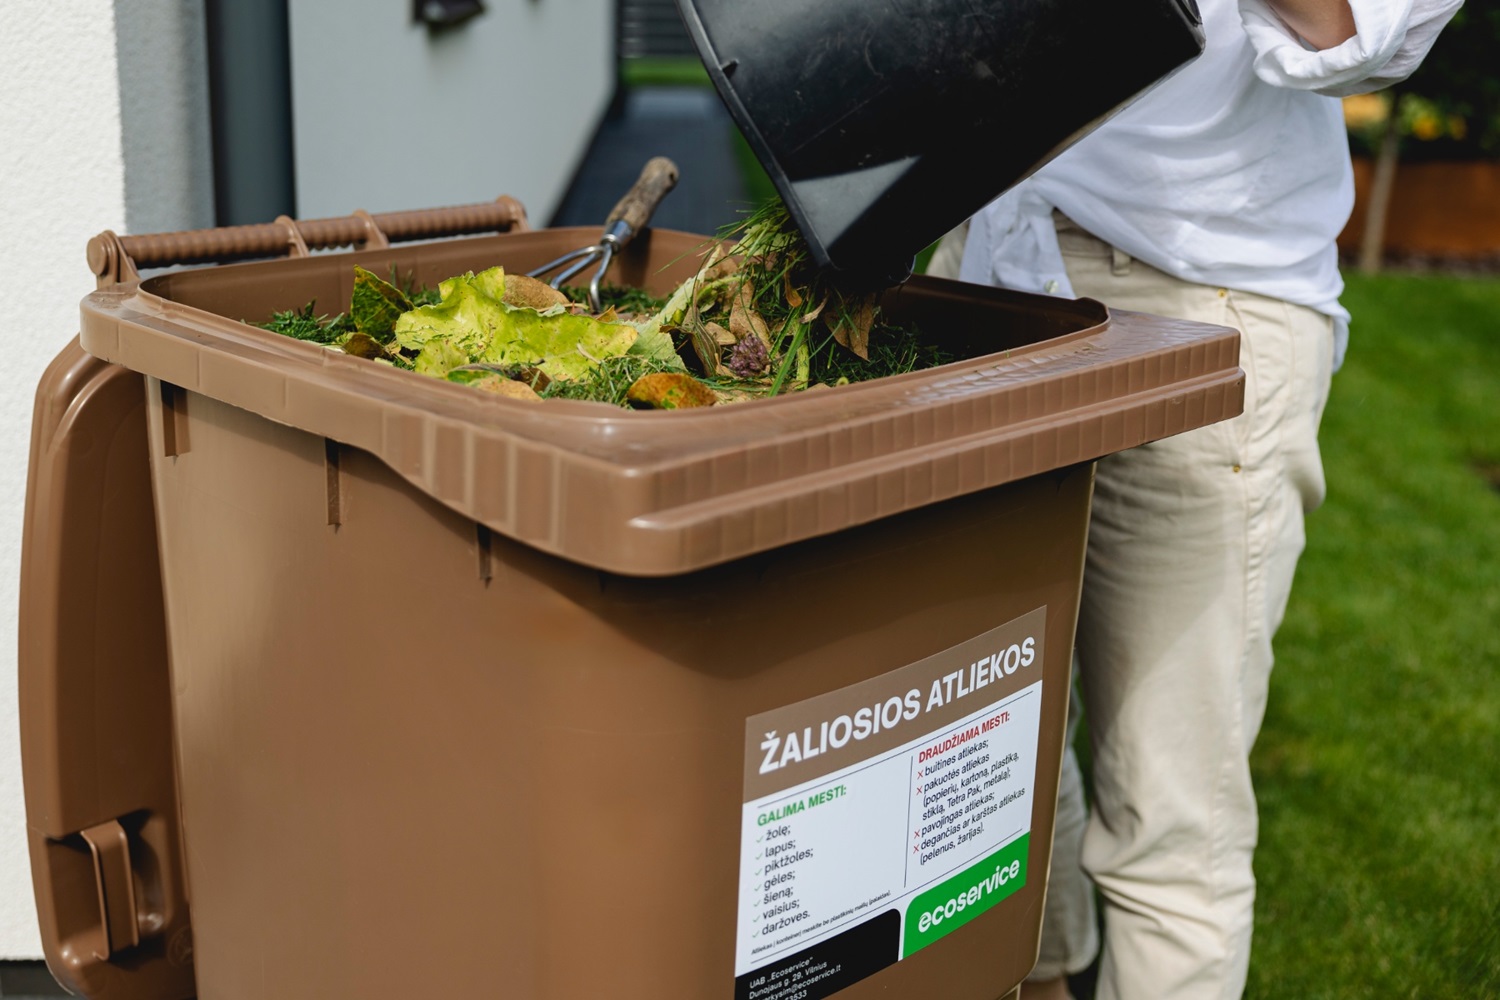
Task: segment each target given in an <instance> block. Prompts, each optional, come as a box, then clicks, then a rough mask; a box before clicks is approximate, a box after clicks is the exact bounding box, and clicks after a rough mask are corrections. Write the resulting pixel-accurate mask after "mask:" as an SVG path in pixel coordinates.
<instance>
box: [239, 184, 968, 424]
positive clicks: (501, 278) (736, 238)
mask: <svg viewBox="0 0 1500 1000" xmlns="http://www.w3.org/2000/svg"><path fill="white" fill-rule="evenodd" d="M391 277H392V278H393V279H396V278H397V276H396V275H394V274H393V275H392V276H391ZM603 298H604V302H605V308H604V311H603V312H602V313H599V314H592V313H590V311H589V309H588V306H587V305H586V302H579V301H575V300H574V299H573V298H572V297H570V296H569V295H568V294H565V292H564V291H559V290H557V289H553V288H551V287H550V286H548V285H546V284H545V283H543V282H541V281H538V280H536V279H534V278H528V277H526V276H525V275H520V274H507V273H506V272H505V271H504V269H503V268H500V267H493V268H490V269H489V270H486V271H482V272H480V273H478V274H474V273H467V274H462V275H458V276H455V277H452V278H449V279H447V280H446V281H443V282H441V283H440V284H439V285H438V288H437V289H436V291H435V292H434V291H416V290H414V289H412V288H411V287H409V286H408V287H406V288H402V287H398V282H397V281H395V280H393V281H387V280H385V279H383V278H381V277H380V276H378V275H376V274H374V273H372V272H370V271H367V270H365V269H363V268H360V267H356V268H355V279H354V291H353V295H352V297H351V301H350V303H349V309H348V311H347V312H345V313H341V314H339V315H338V316H335V317H333V318H329V317H326V316H316V315H315V314H314V306H313V305H312V304H309V305H308V306H307V307H305V308H304V309H301V310H294V311H290V312H283V313H276V314H275V315H273V316H272V318H271V321H270V322H269V323H266V324H264V326H265V328H266V329H269V330H273V331H275V332H278V333H282V334H285V335H287V336H291V337H296V338H298V339H301V340H310V341H314V342H317V343H321V344H324V345H326V346H328V347H329V348H330V349H333V350H340V351H343V352H344V353H346V354H352V355H355V356H357V357H361V358H367V359H369V360H371V361H375V362H379V363H383V364H388V365H391V366H394V367H397V368H402V369H406V370H409V371H414V372H417V373H419V374H422V375H428V376H431V377H433V378H441V379H446V380H448V381H450V382H457V383H463V384H467V385H471V386H473V387H475V388H476V389H479V390H483V391H486V392H492V393H496V394H499V395H502V396H508V397H511V398H515V399H528V400H539V399H545V398H563V399H582V400H591V401H596V402H604V403H610V404H614V405H617V406H627V407H633V408H647V409H668V410H670V409H685V408H691V407H703V406H713V405H717V404H723V403H731V402H738V401H741V400H747V399H755V398H762V397H766V396H775V395H778V394H781V393H784V392H791V391H798V390H805V389H812V388H817V387H821V386H834V385H842V384H846V383H849V382H857V381H864V380H867V379H871V378H879V377H882V376H886V375H894V374H900V373H901V372H905V371H912V370H915V369H918V368H927V367H931V366H933V365H937V364H942V363H944V362H946V361H949V360H952V359H951V358H950V357H948V356H947V355H945V354H944V353H943V352H942V351H940V350H938V349H937V348H935V347H933V346H931V345H928V344H926V343H924V342H923V340H922V338H921V336H920V334H919V333H918V332H917V331H914V330H911V329H909V328H906V327H902V326H898V325H894V324H891V323H888V322H886V321H885V320H884V318H883V316H882V312H881V309H880V307H879V305H878V303H877V299H878V295H877V294H876V293H872V292H868V291H865V292H851V291H848V290H845V289H841V288H839V287H838V286H837V285H835V284H834V283H833V282H832V280H831V279H830V277H829V276H828V275H826V274H824V273H821V272H819V271H817V270H816V269H815V268H814V267H813V266H812V264H811V262H810V257H809V254H808V252H807V248H806V244H805V242H804V241H803V238H802V236H801V234H800V233H798V232H797V230H796V227H795V226H794V225H792V223H791V221H790V218H789V216H788V215H787V213H786V210H785V209H784V208H783V207H781V206H779V205H777V206H772V207H769V208H766V209H763V210H761V211H759V212H757V213H755V214H754V215H752V216H751V217H750V218H749V219H748V220H747V221H746V222H744V223H743V224H741V225H740V226H739V227H737V228H736V229H735V230H734V231H732V232H730V233H728V234H725V238H722V239H720V240H716V241H714V242H713V243H711V244H709V245H708V246H706V247H705V254H704V258H703V262H702V266H701V267H700V268H699V269H698V272H697V273H696V274H695V275H694V276H693V277H692V278H691V279H689V280H688V281H686V282H683V283H682V284H681V285H680V286H678V287H677V288H676V290H674V291H673V293H672V294H671V295H670V296H669V297H668V298H666V299H665V300H660V299H652V298H650V297H649V296H647V295H646V294H645V293H643V292H641V291H639V290H635V289H621V288H613V289H610V288H606V289H605V290H604V296H603Z"/></svg>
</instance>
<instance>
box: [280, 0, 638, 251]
mask: <svg viewBox="0 0 1500 1000" xmlns="http://www.w3.org/2000/svg"><path fill="white" fill-rule="evenodd" d="M289 6H290V17H291V42H292V112H293V120H294V122H295V127H294V131H295V155H296V163H297V212H298V214H299V215H301V216H302V217H303V218H318V217H323V216H329V215H345V214H348V213H349V212H352V211H354V210H355V209H360V208H363V209H366V210H368V211H372V212H379V211H396V210H401V209H409V208H432V207H436V206H439V205H455V204H464V203H468V202H476V201H489V200H491V199H493V198H495V197H496V196H498V195H501V194H509V195H513V196H515V197H517V198H519V199H520V200H521V202H522V203H523V204H524V205H525V206H526V208H527V211H528V213H529V214H530V216H531V219H532V222H533V223H534V224H537V225H542V224H545V223H546V221H547V219H548V218H549V217H550V216H551V214H552V212H553V210H554V209H555V208H556V206H557V204H558V202H559V201H561V199H562V196H563V194H564V192H565V191H566V188H567V185H568V182H569V181H570V180H571V179H572V175H573V171H574V169H575V168H576V166H577V164H578V162H579V160H580V159H581V158H582V156H583V153H584V152H585V150H586V148H587V144H588V141H589V138H590V137H591V136H592V134H593V131H594V127H595V126H596V125H597V124H598V121H599V117H600V116H601V115H602V113H603V111H604V108H605V106H606V104H607V103H608V101H609V98H610V96H611V94H612V92H613V87H614V48H613V46H614V18H613V10H614V5H613V0H487V2H486V4H485V7H486V8H487V9H486V11H485V13H483V14H481V15H479V16H477V17H475V18H472V19H471V20H469V21H467V22H465V23H464V24H462V25H460V26H458V27H454V28H451V29H447V30H445V31H442V32H437V33H432V32H429V30H428V29H427V28H426V27H425V26H423V25H420V24H413V23H412V20H411V11H412V4H411V0H290V5H289Z"/></svg>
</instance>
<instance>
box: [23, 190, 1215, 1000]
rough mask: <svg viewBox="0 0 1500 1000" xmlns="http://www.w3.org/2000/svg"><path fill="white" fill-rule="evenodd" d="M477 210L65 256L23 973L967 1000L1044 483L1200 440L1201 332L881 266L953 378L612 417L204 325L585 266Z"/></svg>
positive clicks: (1024, 875) (498, 215) (43, 452)
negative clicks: (70, 290)
mask: <svg viewBox="0 0 1500 1000" xmlns="http://www.w3.org/2000/svg"><path fill="white" fill-rule="evenodd" d="M507 204H508V203H504V202H502V203H501V206H500V207H499V208H496V207H494V206H491V208H490V209H487V210H484V211H480V210H476V212H478V216H482V218H481V217H478V216H476V217H475V218H470V217H468V216H464V217H463V218H459V217H458V216H462V215H463V213H458V214H457V215H454V214H453V213H449V214H448V215H441V214H424V213H411V214H406V215H402V216H390V217H375V218H372V217H369V216H360V217H358V218H352V219H347V220H322V221H320V222H313V223H302V224H295V223H292V222H290V221H289V220H282V221H281V222H280V223H278V224H277V225H275V226H267V227H255V228H253V229H251V230H232V231H217V232H210V233H199V234H178V235H175V236H169V237H153V238H126V239H119V238H115V237H113V236H112V235H109V234H106V236H105V237H102V238H101V239H100V240H99V241H97V242H96V243H95V244H94V245H93V247H92V250H91V260H92V262H93V263H94V264H95V267H96V270H97V271H98V272H99V273H100V274H101V276H102V278H101V287H100V289H99V290H98V291H97V292H96V293H94V294H92V295H91V296H89V297H88V298H87V299H86V300H85V301H84V303H83V316H82V332H81V335H80V338H79V341H78V342H77V343H75V344H74V345H72V346H70V347H69V348H68V349H67V350H65V351H64V352H63V353H62V355H60V356H59V358H58V359H57V361H56V362H55V363H54V365H53V366H52V368H51V369H50V370H49V371H48V373H47V375H46V376H45V378H44V379H43V381H42V384H41V386H40V388H39V391H38V396H37V406H36V415H37V419H36V426H35V431H34V436H33V447H32V459H31V479H30V486H29V493H28V504H27V521H26V536H25V564H24V577H25V580H24V602H23V608H22V641H21V671H22V676H21V682H22V688H23V690H22V712H23V718H22V723H23V755H24V765H25V775H26V794H27V811H28V822H29V828H30V836H31V850H32V859H33V870H34V876H35V885H36V894H37V902H38V908H39V911H40V914H41V920H42V928H43V936H44V940H45V942H46V948H47V957H48V960H49V962H50V964H51V967H52V969H53V971H54V972H55V974H56V975H57V976H58V977H59V978H60V979H61V980H62V981H63V983H64V984H65V985H67V986H68V987H69V988H70V989H72V990H74V991H75V992H77V993H80V994H82V995H84V996H88V997H93V998H110V1000H114V998H131V1000H179V998H184V997H189V996H194V995H197V996H201V997H204V998H207V1000H270V998H275V1000H329V998H335V997H359V998H364V1000H387V998H389V1000H397V998H401V1000H406V998H410V997H506V998H516V1000H580V998H586V997H588V998H594V997H609V998H611V1000H647V998H652V1000H656V998H691V1000H712V998H716V997H722V998H724V1000H731V998H738V1000H816V998H820V997H826V996H830V995H834V994H837V995H838V996H839V997H840V998H843V1000H867V998H874V997H907V998H926V997H934V996H941V997H944V998H947V1000H995V998H997V997H1000V996H1002V995H1004V994H1006V993H1007V992H1008V991H1010V990H1011V989H1012V988H1013V987H1014V986H1015V985H1016V984H1017V983H1018V982H1019V981H1020V980H1021V979H1022V977H1023V976H1025V974H1026V973H1027V972H1028V970H1029V969H1030V968H1031V967H1032V965H1033V963H1034V961H1035V958H1036V953H1037V942H1038V927H1039V923H1040V919H1041V912H1042V901H1043V896H1044V893H1045V891H1046V874H1047V869H1048V856H1049V852H1050V847H1051V829H1052V822H1053V810H1054V803H1055V797H1056V787H1057V776H1058V765H1059V758H1060V753H1061V747H1062V740H1063V729H1064V726H1063V721H1064V715H1065V712H1066V704H1067V697H1068V671H1069V653H1070V649H1071V643H1072V634H1073V628H1074V623H1075V618H1076V615H1077V601H1078V594H1079V586H1080V579H1081V574H1082V567H1083V552H1084V539H1085V533H1086V526H1087V523H1088V512H1089V499H1090V490H1091V483H1092V469H1093V465H1092V463H1093V461H1094V460H1095V459H1097V458H1099V457H1100V456H1103V455H1106V454H1109V453H1111V452H1114V451H1117V450H1120V449H1123V448H1128V447H1132V446H1134V445H1138V444H1141V443H1142V442H1146V441H1150V440H1153V439H1156V438H1160V437H1164V436H1167V435H1170V434H1174V433H1177V432H1180V431H1183V430H1187V429H1191V428H1193V427H1197V426H1200V425H1202V424H1205V423H1210V422H1212V421H1215V420H1219V419H1223V418H1225V417H1229V416H1233V415H1234V414H1235V413H1237V412H1239V410H1240V407H1241V405H1242V397H1243V389H1244V381H1243V374H1242V373H1241V372H1240V370H1239V369H1238V367H1237V361H1238V335H1237V334H1236V333H1235V332H1234V331H1231V330H1226V329H1221V328H1215V327H1205V326H1199V325H1191V324H1186V323H1180V322H1172V321H1166V320H1161V319H1155V318H1151V317H1146V316H1140V315H1132V314H1126V313H1118V312H1117V313H1111V312H1110V311H1109V310H1107V309H1106V308H1105V307H1104V306H1103V305H1100V304H1099V303H1096V302H1091V301H1087V300H1082V301H1076V302H1073V301H1061V300H1057V299H1051V298H1045V297H1037V296H1029V295H1022V294H1014V293H1009V292H1003V291H999V290H995V289H987V288H980V287H976V286H968V285H961V284H958V283H953V282H944V281H938V280H933V279H924V278H915V279H913V280H911V281H910V282H909V283H908V284H906V285H905V286H904V287H902V288H900V289H898V290H895V291H892V292H891V293H889V295H888V298H887V303H886V304H887V306H888V308H890V309H891V310H892V311H893V312H894V313H895V314H897V315H898V316H901V317H906V318H909V319H912V320H914V321H917V322H920V323H921V324H922V325H923V327H924V328H925V329H928V330H931V331H938V333H939V335H940V336H941V337H942V338H944V339H945V341H946V342H947V343H948V345H949V346H950V347H951V348H953V349H954V350H956V351H958V352H959V353H961V354H962V355H963V356H966V357H967V360H963V361H959V362H956V363H953V364H949V365H946V366H943V367H940V368H935V369H931V370H928V371H921V372H916V373H912V374H909V375H904V376H899V377H895V378H889V379H883V380H879V381H876V382H871V383H864V384H858V385H851V386H844V387H839V388H834V389H826V390H822V391H817V392H805V393H799V394H794V395H789V396H784V397H781V398H776V399H770V400H763V401H757V402H750V403H744V404H738V405H734V406H725V407H715V408H712V409H707V410H699V411H679V412H626V411H619V410H614V409H611V408H607V407H604V406H601V405H598V404H590V403H578V402H568V401H560V400H548V401H544V402H541V403H536V402H523V401H517V400H512V399H504V398H499V397H495V396H491V395H488V394H485V393H480V392H477V391H474V390H473V389H471V388H468V387H464V386H459V385H453V384H448V383H445V382H441V381H437V380H431V379H426V378H423V377H420V376H416V375H413V374H410V373H406V372H401V371H396V370H394V369H389V368H386V367H383V366H380V365H377V364H373V363H370V362H367V361H363V360H360V359H358V358H354V357H349V356H345V355H342V354H339V353H335V352H332V351H329V350H327V349H325V348H322V347H319V346H317V345H313V344H306V343H301V342H297V341H293V340H289V339H286V338H282V337H279V336H277V335H275V334H272V333H268V332H266V331H264V330H260V329H257V328H255V327H253V326H250V325H247V322H245V321H249V322H258V321H261V320H264V319H265V318H267V316H268V315H269V314H270V313H271V312H272V311H273V310H282V309H289V308H298V307H301V306H302V305H304V304H305V303H307V302H309V301H311V300H316V301H317V302H318V303H319V304H320V307H323V308H329V309H330V311H336V309H337V307H336V306H335V303H340V302H347V301H348V297H349V293H350V289H351V280H352V265H353V264H354V263H359V264H362V265H363V266H365V267H367V268H370V269H371V270H373V271H375V272H377V273H382V274H384V273H387V272H389V271H390V270H391V269H392V268H393V267H394V268H395V269H396V270H397V271H398V272H399V273H400V274H402V275H409V276H412V277H414V278H415V280H416V281H418V282H421V283H424V284H432V283H435V282H436V281H438V280H439V279H442V278H445V277H447V276H449V275H452V274H455V273H460V272H463V271H465V270H479V269H481V268H486V267H489V266H492V265H495V264H501V265H504V266H505V267H506V268H507V269H508V270H512V271H520V270H525V269H527V268H529V267H532V266H535V265H537V264H539V263H541V262H542V261H545V260H547V259H549V258H551V257H553V256H555V255H556V254H557V253H558V252H559V251H560V250H562V249H567V248H571V247H573V246H577V245H579V244H580V242H583V241H586V240H587V239H588V238H590V237H592V236H593V235H595V234H593V233H591V232H583V231H568V230H543V231H523V229H524V221H523V217H521V216H519V215H518V214H514V213H512V214H511V215H507V214H506V211H502V209H504V208H505V207H506V205H507ZM486 212H488V214H485V213H486ZM476 219H477V221H476ZM486 227H488V229H489V231H490V232H491V233H493V232H494V230H496V229H499V230H507V229H508V230H509V231H506V232H500V233H499V234H498V235H494V234H492V235H487V236H477V237H476V236H469V237H466V238H443V239H436V240H431V239H429V241H427V242H421V243H408V244H404V245H403V244H400V243H399V242H398V243H397V244H396V245H387V239H386V237H387V236H391V237H393V238H395V239H398V240H399V239H402V238H404V239H413V238H415V237H419V236H420V237H428V238H431V237H439V236H444V235H445V234H447V235H448V236H450V237H451V236H452V234H453V233H455V232H463V231H470V232H472V231H475V230H479V229H484V228H486ZM340 243H343V244H350V243H353V244H356V245H359V246H363V249H356V250H354V251H351V252H348V253H324V254H314V255H304V253H303V251H305V250H306V249H307V248H308V247H309V246H311V247H313V248H316V247H318V246H320V245H333V244H340ZM701 244H702V238H701V237H697V236H691V235H687V234H681V233H673V232H667V231H654V232H653V231H650V230H648V231H646V232H645V233H644V234H643V235H642V236H641V237H640V238H639V239H638V240H637V241H636V242H635V243H634V244H632V245H631V247H630V248H629V250H628V251H627V252H626V253H625V254H624V255H623V256H622V257H621V258H620V259H619V260H617V262H616V264H615V269H616V270H615V272H614V273H613V275H612V280H615V281H619V282H622V283H631V284H640V285H644V286H646V287H648V288H653V289H657V290H661V289H664V288H666V287H669V286H671V285H673V284H675V283H676V282H677V281H679V280H681V279H682V278H684V277H685V276H686V275H687V274H689V273H691V269H692V268H693V267H694V266H695V261H694V260H693V252H694V251H695V250H697V249H698V248H700V246H701ZM279 246H290V247H292V248H293V249H294V251H295V252H294V253H293V255H292V256H290V257H287V258H285V259H275V260H262V261H257V262H249V263H236V264H229V265H223V266H217V267H204V268H199V269H193V270H178V271H171V272H167V273H160V274H158V275H156V276H154V277H150V278H148V279H147V280H144V281H142V280H140V279H139V278H138V277H137V276H136V274H135V270H134V268H133V266H132V258H134V261H135V262H136V263H140V264H142V265H143V266H144V265H148V264H149V265H160V264H164V263H168V262H172V261H180V260H184V259H189V260H196V261H200V262H202V261H207V260H213V259H217V258H221V257H231V256H235V255H247V254H254V253H260V254H263V255H264V254H268V253H271V252H274V251H275V249H276V248H277V247H279Z"/></svg>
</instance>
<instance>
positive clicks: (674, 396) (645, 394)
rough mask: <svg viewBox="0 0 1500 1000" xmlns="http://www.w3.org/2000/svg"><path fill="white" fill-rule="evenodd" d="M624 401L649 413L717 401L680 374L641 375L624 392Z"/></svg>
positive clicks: (696, 382) (697, 383) (697, 382)
mask: <svg viewBox="0 0 1500 1000" xmlns="http://www.w3.org/2000/svg"><path fill="white" fill-rule="evenodd" d="M625 398H626V399H627V400H629V401H630V402H631V403H633V404H635V405H636V406H644V407H649V408H651V409H653V410H686V409H692V408H695V407H701V406H713V405H714V404H715V403H717V402H718V401H719V399H718V397H717V396H715V395H714V392H713V390H712V389H710V388H709V387H708V386H706V385H704V384H703V383H702V382H699V381H698V380H697V379H695V378H693V376H691V375H685V374H683V373H681V372H656V373H655V374H652V375H643V376H641V377H640V378H638V379H636V380H635V383H634V384H633V385H631V387H630V388H629V389H628V390H627V391H626V393H625Z"/></svg>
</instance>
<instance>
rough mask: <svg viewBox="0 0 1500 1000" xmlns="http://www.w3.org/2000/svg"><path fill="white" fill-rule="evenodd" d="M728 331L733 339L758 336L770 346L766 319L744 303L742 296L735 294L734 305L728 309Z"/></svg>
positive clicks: (769, 334) (769, 331) (769, 329)
mask: <svg viewBox="0 0 1500 1000" xmlns="http://www.w3.org/2000/svg"><path fill="white" fill-rule="evenodd" d="M729 332H730V333H732V334H734V339H735V340H744V339H745V338H746V337H749V336H755V337H759V338H760V339H761V340H762V341H763V342H764V343H765V345H766V347H770V346H771V328H770V327H768V326H767V325H766V321H765V320H764V319H762V318H761V315H760V314H759V313H757V312H756V311H755V310H753V309H751V308H749V307H748V306H747V305H746V301H745V299H744V297H740V296H736V298H735V300H734V306H733V308H731V309H730V311H729Z"/></svg>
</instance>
